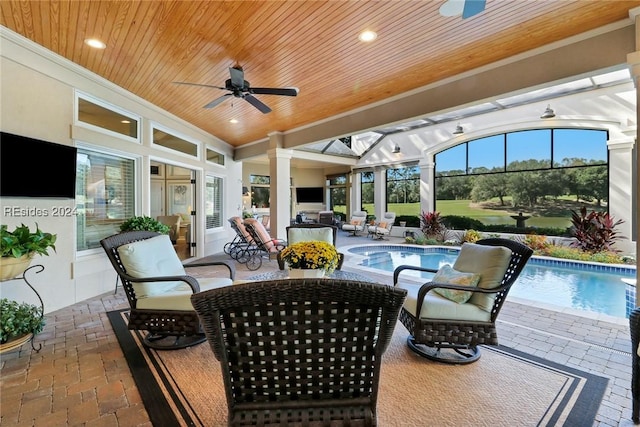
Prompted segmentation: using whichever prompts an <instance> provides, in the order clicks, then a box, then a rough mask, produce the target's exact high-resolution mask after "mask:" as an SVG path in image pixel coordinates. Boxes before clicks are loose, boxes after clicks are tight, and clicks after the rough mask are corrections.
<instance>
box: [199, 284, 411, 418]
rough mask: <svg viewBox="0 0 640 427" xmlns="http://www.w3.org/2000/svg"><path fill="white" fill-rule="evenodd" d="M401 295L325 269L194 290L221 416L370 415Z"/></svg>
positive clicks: (400, 292) (374, 409) (375, 399)
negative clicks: (219, 386)
mask: <svg viewBox="0 0 640 427" xmlns="http://www.w3.org/2000/svg"><path fill="white" fill-rule="evenodd" d="M405 295H406V291H405V290H403V289H398V288H393V287H391V286H385V285H379V284H374V283H365V282H353V281H348V280H338V279H326V278H325V279H286V280H276V281H264V282H253V283H244V284H239V285H235V286H232V287H228V288H220V289H212V290H210V291H205V292H201V293H199V294H194V295H193V296H192V297H191V300H192V302H193V306H194V307H195V309H196V312H197V313H198V315H199V316H200V319H201V322H202V325H203V327H204V330H205V334H206V336H207V339H208V341H209V343H210V345H211V348H212V349H213V352H214V354H215V356H216V358H217V359H218V360H219V361H220V365H221V368H222V375H223V380H224V385H225V389H226V396H227V404H228V409H229V423H228V425H232V426H235V425H255V426H258V425H316V424H317V425H365V426H374V425H376V419H377V417H376V402H377V395H378V384H379V378H380V367H381V360H382V354H383V353H384V352H385V350H386V348H387V346H388V344H389V341H390V339H391V335H392V333H393V329H394V327H395V325H396V323H397V317H398V312H399V310H400V307H401V306H402V304H403V301H404V298H405Z"/></svg>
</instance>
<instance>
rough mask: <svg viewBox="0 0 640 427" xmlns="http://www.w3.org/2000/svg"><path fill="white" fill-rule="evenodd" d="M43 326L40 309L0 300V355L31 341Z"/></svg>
mask: <svg viewBox="0 0 640 427" xmlns="http://www.w3.org/2000/svg"><path fill="white" fill-rule="evenodd" d="M44 325H45V320H44V313H43V310H42V307H39V306H37V305H32V304H27V303H18V302H16V301H11V300H8V299H7V298H2V299H0V354H2V353H4V352H6V351H10V350H14V349H16V348H18V347H20V346H21V345H22V344H24V343H26V342H27V341H29V340H31V339H32V338H33V336H34V335H36V334H37V333H39V332H41V331H42V329H43V328H44Z"/></svg>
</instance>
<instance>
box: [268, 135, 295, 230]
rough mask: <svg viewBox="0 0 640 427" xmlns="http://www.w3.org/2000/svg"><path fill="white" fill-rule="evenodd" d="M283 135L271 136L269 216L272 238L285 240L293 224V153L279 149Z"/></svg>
mask: <svg viewBox="0 0 640 427" xmlns="http://www.w3.org/2000/svg"><path fill="white" fill-rule="evenodd" d="M282 139H283V135H282V134H281V133H272V134H270V135H269V142H270V146H271V147H272V148H270V149H269V150H267V157H268V158H269V176H270V177H271V184H270V186H269V197H270V199H271V200H270V202H269V215H270V217H271V218H270V221H271V228H270V233H271V237H274V238H283V239H285V238H286V236H287V226H288V225H289V224H290V223H291V157H292V151H291V150H287V149H284V148H279V147H280V146H281V145H282Z"/></svg>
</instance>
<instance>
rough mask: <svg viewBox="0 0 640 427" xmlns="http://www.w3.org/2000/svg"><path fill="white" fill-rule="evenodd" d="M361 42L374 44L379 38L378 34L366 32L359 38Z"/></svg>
mask: <svg viewBox="0 0 640 427" xmlns="http://www.w3.org/2000/svg"><path fill="white" fill-rule="evenodd" d="M358 38H359V39H360V41H361V42H365V43H366V42H372V41H374V40H375V39H377V38H378V34H376V33H375V31H370V30H366V31H363V32H361V33H360V35H359V36H358Z"/></svg>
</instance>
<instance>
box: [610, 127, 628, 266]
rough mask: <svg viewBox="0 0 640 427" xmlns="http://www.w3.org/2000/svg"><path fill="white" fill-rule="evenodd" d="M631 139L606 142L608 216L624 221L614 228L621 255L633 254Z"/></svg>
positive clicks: (617, 247) (617, 246) (616, 244)
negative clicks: (618, 237) (607, 159)
mask: <svg viewBox="0 0 640 427" xmlns="http://www.w3.org/2000/svg"><path fill="white" fill-rule="evenodd" d="M633 144H634V141H633V139H632V138H628V139H625V140H616V141H611V140H610V141H608V142H607V148H608V150H609V214H610V215H611V216H612V217H613V218H614V219H615V220H616V221H617V220H622V221H624V222H623V223H622V224H620V225H619V226H617V227H616V230H617V231H618V235H619V236H622V237H623V238H621V239H619V240H617V241H616V243H615V246H616V249H618V250H620V251H622V253H625V254H628V253H633V252H634V250H635V246H634V244H633V240H632V225H633V215H634V212H633V209H632V199H633V198H634V197H635V195H634V194H632V181H633V179H632V174H633V155H632V153H633V151H632V150H633Z"/></svg>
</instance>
